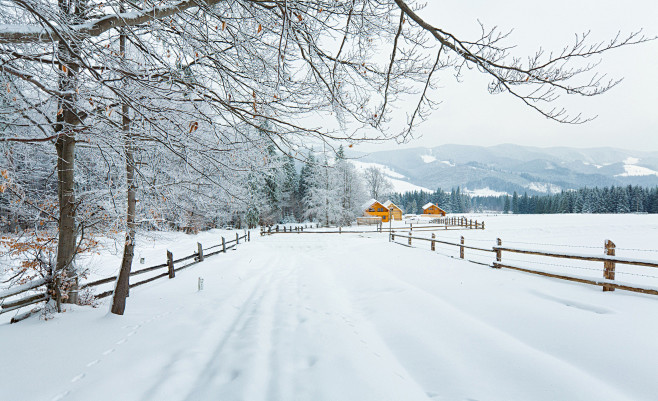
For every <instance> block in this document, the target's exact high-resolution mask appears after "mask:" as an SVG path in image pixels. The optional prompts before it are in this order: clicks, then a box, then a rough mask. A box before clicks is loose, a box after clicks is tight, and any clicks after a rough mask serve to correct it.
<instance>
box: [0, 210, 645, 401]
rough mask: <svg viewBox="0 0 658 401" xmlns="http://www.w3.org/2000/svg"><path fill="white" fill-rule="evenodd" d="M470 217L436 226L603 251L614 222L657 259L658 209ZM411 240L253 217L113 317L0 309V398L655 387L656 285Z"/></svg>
mask: <svg viewBox="0 0 658 401" xmlns="http://www.w3.org/2000/svg"><path fill="white" fill-rule="evenodd" d="M469 217H473V218H478V220H482V219H484V220H485V221H486V224H487V229H486V230H484V231H481V230H480V231H474V230H473V231H448V232H446V233H441V234H440V235H441V236H445V237H446V238H450V239H451V240H454V239H455V238H459V236H460V235H464V236H465V237H466V238H467V243H468V241H470V240H473V242H476V241H475V240H478V241H481V242H482V243H481V245H486V244H488V246H490V245H492V244H493V241H494V240H495V238H496V237H500V238H502V239H503V241H504V242H503V244H505V245H509V246H513V245H514V246H519V247H520V246H521V245H523V246H524V247H526V248H529V247H533V248H539V247H543V248H541V249H550V248H551V247H554V248H556V247H557V246H558V245H561V246H562V245H564V244H571V245H573V246H583V247H585V246H587V247H589V246H592V247H593V248H582V250H583V252H586V251H587V252H590V251H591V253H595V254H601V253H602V244H603V240H604V239H605V238H610V239H612V240H613V241H615V242H616V244H617V246H618V247H620V248H624V249H626V250H623V251H622V250H619V251H618V255H625V256H633V257H642V258H647V259H649V258H652V259H654V260H655V259H658V254H657V253H655V252H653V253H652V252H650V251H649V250H650V249H652V248H654V249H657V248H658V246H656V244H655V242H654V241H655V238H658V235H656V234H657V230H658V216H652V215H623V216H600V215H599V216H585V215H582V216H570V215H560V216H482V215H480V216H469ZM217 234H218V233H212V232H211V233H204V234H200V236H196V237H194V236H185V235H173V234H168V235H167V236H164V237H162V239H161V241H158V245H157V246H153V245H151V248H150V249H151V250H150V251H147V250H146V247H145V245H146V243H145V242H143V243H142V246H141V247H140V248H141V249H140V251H138V252H142V255H143V256H144V255H146V256H145V257H147V258H149V261H148V262H147V265H151V264H155V263H160V260H159V259H158V260H151V258H159V257H160V256H159V255H160V252H161V251H162V249H165V248H166V247H169V248H171V247H173V246H174V244H175V246H179V247H180V250H179V251H178V252H184V251H185V250H188V249H189V252H185V254H187V253H191V252H193V251H194V247H195V244H196V241H197V240H200V239H203V240H205V241H210V239H214V238H215V237H216V235H217ZM418 235H420V236H424V235H429V234H428V233H422V232H418ZM204 236H208V238H207V239H206V238H205V237H204ZM487 241H489V242H487ZM201 242H203V241H201ZM416 245H418V246H421V247H420V248H409V247H405V246H401V245H398V244H391V243H389V242H388V240H387V234H385V233H384V234H378V233H368V234H341V235H338V234H325V235H322V234H299V235H297V234H285V235H273V236H270V237H259V236H257V235H253V236H252V242H250V243H247V244H243V245H241V246H240V247H238V248H237V250H235V251H230V252H229V253H228V254H226V255H223V254H220V255H217V256H214V257H211V258H208V259H207V260H206V261H204V262H203V263H200V264H197V265H195V266H194V267H192V268H190V269H188V270H184V271H181V272H179V273H178V274H177V276H176V278H175V279H174V280H159V281H156V282H154V283H152V284H148V285H146V286H143V287H138V288H135V289H133V290H132V291H131V295H130V298H129V299H128V309H127V313H126V315H124V316H123V317H118V316H113V315H108V314H107V305H102V306H100V307H99V308H96V309H93V308H88V307H85V308H83V307H74V308H72V309H71V310H69V311H68V312H66V313H63V314H61V315H59V316H56V317H55V318H54V319H52V320H49V321H41V320H38V319H34V318H33V319H28V320H26V321H23V322H21V323H19V324H16V325H8V324H6V323H5V324H0V344H2V346H0V360H2V361H3V366H5V369H3V373H2V374H0V394H1V396H0V399H3V400H4V399H6V400H46V401H50V400H190V401H192V400H195V401H196V400H223V401H224V400H226V401H231V400H248V401H252V400H253V401H260V400H282V401H289V400H313V401H319V400H328V401H347V400H358V401H364V400H377V401H381V400H404V401H406V400H464V401H466V400H480V401H482V400H524V401H525V400H551V401H553V400H615V401H617V400H655V399H656V394H658V380H656V366H657V365H656V361H657V360H658V345H657V343H656V333H658V319H656V316H657V311H658V297H655V296H649V295H642V294H635V293H628V292H624V291H619V290H618V291H615V292H613V293H603V292H602V291H601V289H600V287H594V286H587V285H582V284H576V283H571V282H565V281H560V280H555V279H550V278H545V277H539V276H534V275H529V274H525V273H520V272H515V271H509V270H498V269H491V268H488V267H486V266H482V265H478V264H473V263H469V262H466V261H461V260H457V259H454V258H451V257H447V256H445V255H443V253H445V254H446V255H450V256H456V255H457V254H458V253H457V251H456V249H455V248H438V249H437V252H434V253H433V252H430V251H429V246H426V245H428V244H426V243H423V244H422V245H421V244H420V243H419V244H415V243H414V246H416ZM161 248H162V249H161ZM631 248H632V249H646V250H645V251H632V250H630V249H631ZM558 249H561V248H558ZM148 252H153V256H149V254H148ZM175 252H176V251H175ZM572 252H576V251H575V250H572ZM578 252H580V250H578ZM468 256H471V255H470V254H469V253H467V257H468ZM505 257H506V255H505V254H504V255H503V260H505ZM510 257H511V255H510ZM485 259H487V260H488V261H489V262H490V261H491V256H490V255H488V254H487V255H486V256H485ZM99 260H102V258H101V259H98V260H97V262H98V261H99ZM107 260H108V261H109V257H108V259H107ZM98 269H99V270H100V269H101V267H98ZM618 269H619V266H618ZM644 269H645V270H644V272H645V273H647V275H658V274H656V273H654V272H653V271H652V270H651V269H649V268H644ZM598 273H600V269H599V272H598ZM598 273H597V274H598ZM593 274H594V273H593ZM199 277H203V278H204V281H205V288H204V290H202V291H198V290H197V281H198V278H199ZM638 278H642V279H645V278H646V279H648V278H647V277H638ZM3 316H4V315H3ZM3 321H4V320H3Z"/></svg>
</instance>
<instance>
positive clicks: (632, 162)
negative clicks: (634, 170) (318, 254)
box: [624, 157, 640, 164]
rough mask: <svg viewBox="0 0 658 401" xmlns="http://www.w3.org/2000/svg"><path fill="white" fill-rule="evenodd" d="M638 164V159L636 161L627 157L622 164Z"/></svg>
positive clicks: (635, 158)
mask: <svg viewBox="0 0 658 401" xmlns="http://www.w3.org/2000/svg"><path fill="white" fill-rule="evenodd" d="M639 162H640V159H638V158H637V157H627V158H626V159H625V160H624V164H637V163H639Z"/></svg>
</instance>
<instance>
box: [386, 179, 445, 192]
mask: <svg viewBox="0 0 658 401" xmlns="http://www.w3.org/2000/svg"><path fill="white" fill-rule="evenodd" d="M389 181H391V184H392V185H393V192H398V193H405V192H414V191H419V192H420V191H423V192H434V191H432V190H431V189H428V188H425V187H421V186H420V185H416V184H412V183H410V182H407V181H402V180H396V179H394V178H389Z"/></svg>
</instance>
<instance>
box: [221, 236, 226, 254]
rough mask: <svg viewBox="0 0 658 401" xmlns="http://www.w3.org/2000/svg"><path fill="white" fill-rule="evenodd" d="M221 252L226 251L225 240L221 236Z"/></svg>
mask: <svg viewBox="0 0 658 401" xmlns="http://www.w3.org/2000/svg"><path fill="white" fill-rule="evenodd" d="M222 252H224V253H226V240H225V239H224V237H222Z"/></svg>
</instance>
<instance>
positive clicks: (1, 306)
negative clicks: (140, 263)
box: [0, 231, 251, 323]
mask: <svg viewBox="0 0 658 401" xmlns="http://www.w3.org/2000/svg"><path fill="white" fill-rule="evenodd" d="M221 239H222V241H221V242H220V243H219V244H218V245H213V246H211V247H208V248H205V250H210V249H215V248H221V249H219V250H218V251H215V252H211V253H207V254H205V255H204V248H203V246H202V245H201V243H198V242H197V252H195V253H193V254H191V255H187V256H183V257H182V258H179V259H175V260H174V259H173V254H172V253H171V252H170V251H167V262H166V263H161V264H159V265H155V266H150V267H145V268H143V269H139V270H134V271H131V272H130V276H131V277H132V276H136V275H139V274H144V273H148V272H152V271H155V270H158V269H162V268H167V271H166V272H164V273H160V274H157V275H155V276H152V277H149V278H147V279H144V280H142V281H138V282H136V283H132V284H130V288H133V287H137V286H140V285H143V284H146V283H150V282H151V281H154V280H157V279H160V278H164V277H169V278H174V277H175V273H176V272H178V271H180V270H183V269H186V268H188V267H190V266H192V265H194V264H197V263H199V262H202V261H203V260H204V259H205V258H207V257H209V256H213V255H217V254H219V253H226V251H227V250H230V249H233V248H235V247H237V246H238V244H239V243H240V241H241V240H244V241H246V242H248V241H250V240H251V234H250V232H249V231H247V232H246V233H245V234H244V235H242V236H240V235H239V234H238V233H236V234H235V239H232V240H230V241H226V239H225V238H224V237H221ZM192 259H193V261H192V262H191V263H187V264H184V265H183V266H179V267H175V266H176V264H178V263H181V262H185V261H188V260H192ZM116 279H117V276H111V277H106V278H102V279H99V280H95V281H91V282H88V283H84V284H82V285H81V286H80V287H79V289H78V291H80V290H84V289H86V288H90V287H97V286H99V285H103V284H108V283H112V282H115V281H116ZM50 283H51V281H50V280H49V279H47V278H43V279H39V280H35V281H33V282H30V283H27V284H23V285H20V286H17V287H14V288H10V289H8V290H5V291H3V292H0V301H2V300H6V299H8V298H11V297H15V296H17V295H19V294H22V293H25V292H28V291H32V290H35V289H37V288H40V287H43V286H47V285H49V284H50ZM113 293H114V289H112V290H108V291H104V292H101V293H99V294H95V295H94V297H95V298H96V299H101V298H105V297H107V296H110V295H112V294H113ZM48 299H50V297H49V296H48V293H47V292H46V291H44V292H39V293H36V294H31V295H29V296H26V297H24V298H21V299H16V300H13V299H12V300H10V301H3V302H0V314H3V313H7V312H11V311H14V310H17V309H20V308H23V307H26V306H30V305H34V304H37V303H40V302H44V301H48ZM20 320H22V319H21V318H18V317H14V318H12V320H11V323H15V322H17V321H20Z"/></svg>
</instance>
